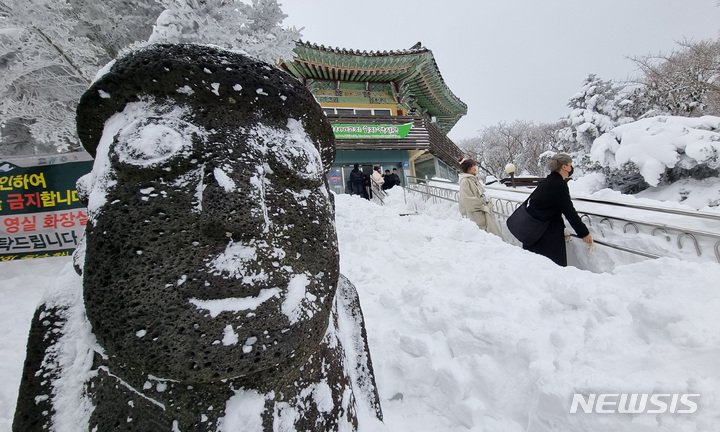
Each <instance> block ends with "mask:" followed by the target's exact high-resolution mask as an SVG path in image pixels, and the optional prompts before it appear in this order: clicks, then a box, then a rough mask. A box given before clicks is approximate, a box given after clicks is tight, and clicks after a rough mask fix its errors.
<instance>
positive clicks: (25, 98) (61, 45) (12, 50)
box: [0, 0, 161, 154]
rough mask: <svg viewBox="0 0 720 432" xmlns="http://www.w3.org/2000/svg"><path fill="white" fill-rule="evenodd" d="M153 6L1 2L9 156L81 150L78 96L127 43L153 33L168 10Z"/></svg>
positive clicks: (131, 1)
mask: <svg viewBox="0 0 720 432" xmlns="http://www.w3.org/2000/svg"><path fill="white" fill-rule="evenodd" d="M146 3H148V2H143V1H139V0H124V1H115V2H93V1H88V0H3V1H2V2H0V15H1V17H0V26H1V27H0V28H1V30H0V70H1V71H2V73H0V113H1V116H2V117H1V118H0V122H2V126H3V131H2V143H3V149H2V152H3V153H6V152H19V153H25V154H28V153H30V154H31V153H40V152H47V151H48V150H49V149H57V150H58V151H64V150H68V149H71V148H74V147H77V140H76V138H75V126H74V124H75V105H76V104H77V100H78V98H79V96H80V95H81V94H82V92H83V91H85V89H86V88H87V86H88V85H89V83H90V82H91V81H92V79H93V78H94V76H95V73H96V71H97V70H98V68H99V67H100V66H102V65H103V64H105V63H107V62H108V61H109V60H110V59H112V58H113V57H115V56H116V55H117V53H118V52H119V50H120V49H121V48H123V47H125V46H127V45H129V44H131V43H132V42H134V41H137V40H145V39H147V37H148V36H150V33H151V31H152V27H151V26H152V23H153V22H154V17H155V16H157V15H158V14H159V13H160V11H161V7H160V6H159V5H156V4H154V3H152V2H149V3H150V5H147V4H146ZM28 134H29V136H28ZM18 137H22V139H23V140H22V141H19V142H18V141H17V139H18ZM28 138H29V139H28Z"/></svg>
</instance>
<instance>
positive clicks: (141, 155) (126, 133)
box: [114, 117, 202, 167]
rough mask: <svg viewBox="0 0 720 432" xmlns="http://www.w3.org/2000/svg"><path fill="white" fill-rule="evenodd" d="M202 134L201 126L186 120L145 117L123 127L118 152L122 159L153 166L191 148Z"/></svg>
mask: <svg viewBox="0 0 720 432" xmlns="http://www.w3.org/2000/svg"><path fill="white" fill-rule="evenodd" d="M198 135H202V133H201V131H200V129H198V128H197V127H196V126H194V125H192V124H190V123H187V122H184V121H182V120H178V119H170V118H162V117H145V118H141V119H138V120H135V121H133V122H132V123H130V124H128V125H127V126H125V127H123V128H122V129H120V131H119V132H118V134H117V135H116V136H115V146H114V152H115V154H116V155H117V156H118V158H119V160H120V161H121V162H124V163H129V164H132V165H139V166H145V167H147V166H153V165H156V164H158V163H161V162H163V161H165V160H167V159H169V158H171V157H173V156H175V155H180V154H183V153H184V152H187V151H189V150H190V149H191V148H192V142H193V139H194V138H197V137H198Z"/></svg>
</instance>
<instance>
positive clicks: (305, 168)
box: [273, 140, 323, 180]
mask: <svg viewBox="0 0 720 432" xmlns="http://www.w3.org/2000/svg"><path fill="white" fill-rule="evenodd" d="M273 153H274V155H275V157H276V159H277V160H278V162H280V163H282V164H283V165H284V166H285V167H286V168H287V169H289V170H290V171H292V172H293V173H294V174H295V175H297V176H298V177H300V178H302V179H305V180H312V179H316V178H318V177H320V176H321V175H322V171H323V167H322V160H321V159H320V153H318V151H317V149H316V148H315V146H314V145H313V144H312V143H311V142H310V141H304V140H301V141H294V140H292V141H288V142H285V143H284V144H283V145H278V146H277V147H274V148H273Z"/></svg>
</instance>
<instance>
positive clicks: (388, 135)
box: [332, 123, 412, 139]
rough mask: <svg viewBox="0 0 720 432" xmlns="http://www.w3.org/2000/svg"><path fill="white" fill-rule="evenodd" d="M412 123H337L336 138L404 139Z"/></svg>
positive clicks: (334, 127)
mask: <svg viewBox="0 0 720 432" xmlns="http://www.w3.org/2000/svg"><path fill="white" fill-rule="evenodd" d="M411 127H412V123H405V124H401V125H374V124H335V125H333V127H332V128H333V132H334V133H335V139H403V138H405V137H406V136H407V134H408V132H410V128H411Z"/></svg>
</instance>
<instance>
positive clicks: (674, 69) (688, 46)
mask: <svg viewBox="0 0 720 432" xmlns="http://www.w3.org/2000/svg"><path fill="white" fill-rule="evenodd" d="M679 46H680V48H678V49H676V50H674V51H672V52H670V53H669V54H662V53H661V54H656V55H647V56H641V57H636V58H633V61H634V62H635V64H636V65H637V67H638V68H639V69H640V71H641V72H642V75H641V76H640V77H639V78H637V79H635V81H636V83H637V84H640V85H641V87H640V88H639V89H637V90H636V91H635V92H634V93H633V95H632V96H631V97H632V98H633V99H634V100H635V101H636V103H637V105H638V106H639V107H643V110H645V111H647V112H652V113H653V115H661V114H662V115H676V116H687V117H697V116H701V115H720V40H715V41H712V40H706V41H700V42H692V41H684V42H680V43H679Z"/></svg>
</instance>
